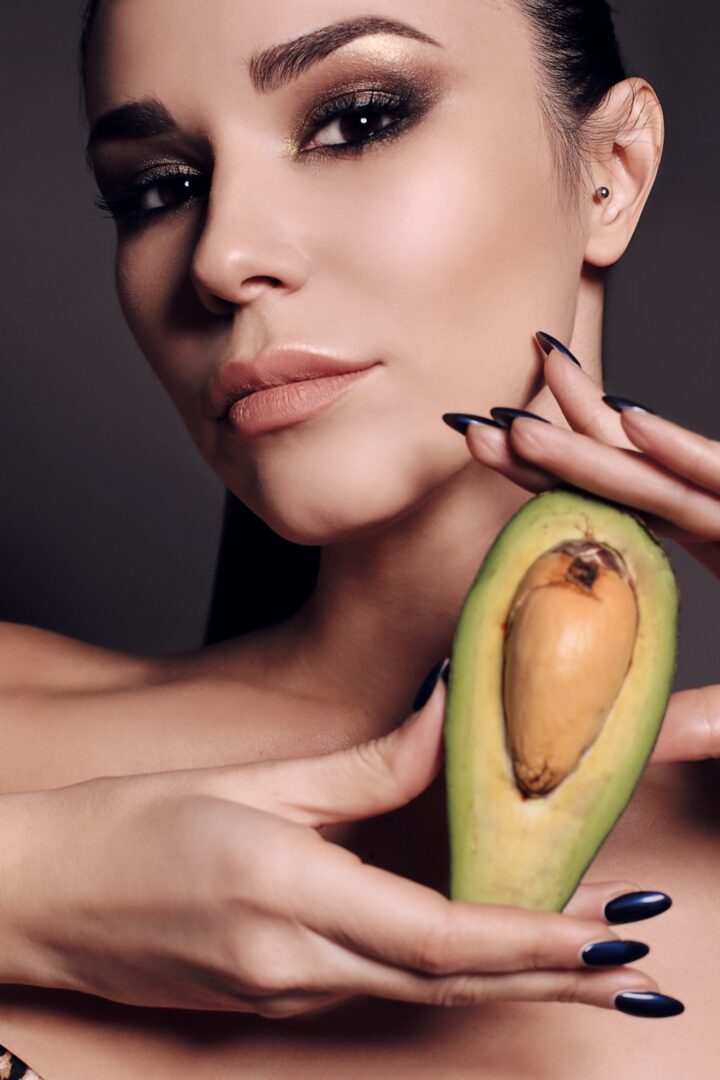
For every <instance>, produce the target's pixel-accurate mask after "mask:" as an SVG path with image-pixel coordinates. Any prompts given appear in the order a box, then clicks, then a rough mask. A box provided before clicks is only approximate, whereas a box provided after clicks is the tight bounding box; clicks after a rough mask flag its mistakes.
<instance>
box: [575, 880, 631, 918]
mask: <svg viewBox="0 0 720 1080" xmlns="http://www.w3.org/2000/svg"><path fill="white" fill-rule="evenodd" d="M642 891H643V890H642V889H641V887H640V886H639V885H636V884H635V882H633V881H595V882H592V883H591V882H589V881H586V882H583V884H582V885H578V887H577V889H576V890H575V892H574V893H573V895H572V896H571V897H570V899H569V900H568V902H567V904H566V905H565V907H564V908H563V914H564V915H572V916H574V917H575V918H578V919H598V918H601V919H605V906H606V905H607V904H609V903H610V901H611V900H614V899H615V898H616V897H617V896H623V895H624V894H625V893H629V892H642ZM605 921H606V922H607V921H608V920H607V919H606V920H605Z"/></svg>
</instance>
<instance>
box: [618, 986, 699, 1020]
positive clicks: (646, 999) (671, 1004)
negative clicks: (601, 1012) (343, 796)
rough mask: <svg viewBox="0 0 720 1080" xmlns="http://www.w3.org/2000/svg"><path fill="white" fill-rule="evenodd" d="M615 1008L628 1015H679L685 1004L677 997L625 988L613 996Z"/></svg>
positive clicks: (683, 1010)
mask: <svg viewBox="0 0 720 1080" xmlns="http://www.w3.org/2000/svg"><path fill="white" fill-rule="evenodd" d="M615 1008H616V1009H619V1010H620V1012H624V1013H629V1014H630V1016H679V1015H680V1013H682V1012H685V1006H684V1005H683V1003H682V1001H678V999H677V998H674V997H669V996H668V995H667V994H656V993H654V992H651V991H649V990H625V991H624V992H623V993H622V994H618V995H617V996H616V998H615Z"/></svg>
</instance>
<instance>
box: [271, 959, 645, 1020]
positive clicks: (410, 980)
mask: <svg viewBox="0 0 720 1080" xmlns="http://www.w3.org/2000/svg"><path fill="white" fill-rule="evenodd" d="M318 945H319V948H320V959H321V962H320V963H317V964H316V965H315V967H314V973H313V974H309V975H308V976H307V977H306V978H305V979H304V980H303V982H304V983H306V982H308V980H309V985H310V986H314V985H316V984H317V985H322V986H323V987H325V988H328V987H329V988H330V989H332V990H333V991H334V992H336V993H338V994H367V995H371V996H373V997H381V998H389V999H391V1000H396V1001H409V1002H415V1003H423V1004H428V1005H446V1006H463V1005H466V1006H467V1005H479V1004H483V1003H487V1002H490V1001H507V1000H516V1001H572V1002H582V1003H585V1004H589V1005H596V1006H599V1007H600V1008H613V1007H614V997H615V995H616V994H617V993H621V992H622V991H624V990H643V991H645V990H650V991H653V990H658V989H659V986H658V984H657V983H656V982H655V980H654V979H652V978H650V976H649V975H647V974H646V973H645V972H643V971H640V970H639V969H636V968H631V967H629V966H627V965H616V966H614V967H612V968H606V969H605V970H602V971H601V970H599V969H597V968H596V969H594V970H591V969H590V968H588V967H587V966H586V965H582V970H574V971H562V970H561V971H557V970H542V971H522V972H511V973H500V974H497V973H487V972H485V971H483V972H481V973H480V972H472V971H471V972H468V973H463V974H460V975H455V974H453V975H442V974H441V975H436V974H426V973H418V972H414V971H404V970H402V969H400V968H394V967H391V966H388V965H387V964H382V963H379V962H377V961H375V960H372V959H368V958H367V957H365V956H359V955H357V954H355V953H353V952H349V951H348V950H346V949H344V948H342V947H341V946H337V945H333V943H332V942H320V941H318ZM329 949H332V950H334V952H329V951H328V950H329ZM329 973H330V974H329ZM302 996H303V995H302V994H298V995H297V996H296V997H295V1008H296V1010H297V1009H298V1008H299V1007H301V999H302ZM283 997H284V999H285V1000H284V1002H283V1004H282V1005H281V1007H284V1008H285V1009H286V1010H287V1008H288V1007H290V1008H292V998H288V995H283ZM263 1008H267V1002H263ZM275 1015H278V1013H275ZM284 1015H287V1012H285V1013H284Z"/></svg>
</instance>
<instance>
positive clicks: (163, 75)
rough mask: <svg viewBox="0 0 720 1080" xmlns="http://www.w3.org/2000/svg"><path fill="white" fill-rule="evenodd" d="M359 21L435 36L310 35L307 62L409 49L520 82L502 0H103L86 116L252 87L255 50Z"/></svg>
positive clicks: (519, 29) (511, 23)
mask: <svg viewBox="0 0 720 1080" xmlns="http://www.w3.org/2000/svg"><path fill="white" fill-rule="evenodd" d="M363 19H370V20H375V21H376V22H379V21H381V20H387V21H392V22H399V23H403V24H405V25H407V26H409V27H411V28H412V29H413V30H416V31H418V32H419V33H420V35H426V36H427V37H428V38H431V39H433V41H434V42H436V43H437V44H430V43H427V42H420V41H418V40H416V39H414V38H413V37H412V36H411V34H401V33H397V34H396V33H389V32H372V33H364V34H363V35H362V36H359V37H355V38H354V39H353V40H348V41H346V43H345V44H343V45H342V46H341V48H340V49H339V50H337V51H336V50H332V52H331V51H330V50H329V49H328V47H327V44H325V46H324V47H320V48H318V47H317V44H316V43H315V42H313V43H312V48H313V49H314V50H315V52H316V53H317V54H318V55H319V56H320V62H319V63H318V64H317V65H316V70H319V69H320V68H321V67H322V63H323V59H324V58H325V57H326V56H330V55H334V56H343V57H345V58H349V57H352V56H353V55H359V54H360V55H362V56H363V57H367V56H368V55H373V54H377V55H379V56H380V57H381V58H391V57H392V55H393V54H396V55H397V56H398V57H401V58H402V57H407V56H408V54H410V55H416V56H420V57H423V58H427V59H429V60H434V61H436V62H438V63H443V64H445V65H446V66H447V67H449V68H454V69H456V70H457V71H458V73H460V72H472V73H474V74H475V75H476V76H478V77H481V78H482V79H484V80H485V81H486V82H491V81H493V80H494V81H495V82H498V81H500V80H502V79H505V80H508V79H512V80H517V79H518V78H519V79H521V80H522V79H525V80H527V76H528V64H527V60H528V47H529V39H528V35H527V32H526V29H527V28H526V27H525V26H524V20H521V18H520V17H519V15H518V13H517V11H516V10H515V9H514V7H513V5H511V4H510V3H508V2H507V0H445V2H444V3H442V4H439V3H437V0H182V2H181V3H178V0H105V3H104V4H102V6H101V8H100V12H99V14H98V17H97V21H96V25H95V27H94V30H93V36H92V41H91V48H90V56H89V58H88V74H87V100H88V111H89V114H90V118H91V120H92V119H94V118H95V117H96V116H98V115H100V113H103V112H105V111H107V110H108V109H110V108H113V107H116V106H117V105H120V104H122V103H123V102H126V101H132V100H139V99H142V98H145V97H157V98H160V99H161V100H163V101H167V102H168V103H169V104H174V105H176V106H178V105H180V106H181V105H182V103H187V104H188V105H190V104H191V103H193V102H194V103H196V104H197V103H198V102H200V101H202V100H203V99H204V98H206V97H208V95H210V94H212V95H213V98H214V99H215V100H218V98H217V95H218V93H220V92H222V91H227V93H228V94H229V95H232V96H233V97H236V96H237V94H238V93H248V94H255V95H256V94H257V93H258V92H259V91H258V87H257V85H254V83H253V79H252V75H253V73H254V72H257V70H258V69H257V66H256V63H255V60H254V58H255V57H257V56H258V55H259V54H261V53H263V52H265V51H267V50H271V49H274V48H276V47H277V46H279V45H281V44H283V43H286V42H289V41H291V40H292V39H295V38H300V37H303V36H305V35H308V34H313V33H314V32H316V31H318V30H320V29H321V28H323V27H326V26H329V25H331V24H335V23H338V22H345V21H348V22H350V23H356V24H357V23H359V22H360V20H363ZM348 36H349V35H348ZM306 51H307V50H306ZM313 66H315V65H313ZM270 89H271V87H266V88H265V90H264V91H263V92H268V91H269V90H270Z"/></svg>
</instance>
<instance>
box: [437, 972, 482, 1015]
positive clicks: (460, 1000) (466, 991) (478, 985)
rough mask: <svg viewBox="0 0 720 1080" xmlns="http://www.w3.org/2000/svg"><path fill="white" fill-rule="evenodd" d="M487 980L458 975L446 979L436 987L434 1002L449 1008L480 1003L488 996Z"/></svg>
mask: <svg viewBox="0 0 720 1080" xmlns="http://www.w3.org/2000/svg"><path fill="white" fill-rule="evenodd" d="M489 985H490V984H489V980H487V979H483V978H479V977H477V976H476V977H474V978H469V977H467V976H465V977H463V976H459V977H458V978H456V979H452V980H448V981H447V982H445V983H443V984H442V985H441V986H439V987H438V990H437V991H436V996H435V1004H437V1005H443V1006H446V1007H449V1008H462V1007H463V1006H468V1005H482V1004H483V1002H485V1001H487V1000H488V999H489V997H490V994H489Z"/></svg>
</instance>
